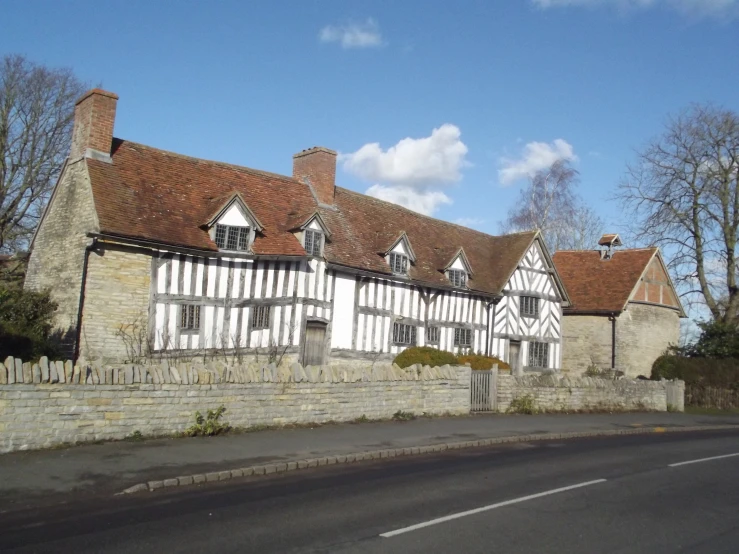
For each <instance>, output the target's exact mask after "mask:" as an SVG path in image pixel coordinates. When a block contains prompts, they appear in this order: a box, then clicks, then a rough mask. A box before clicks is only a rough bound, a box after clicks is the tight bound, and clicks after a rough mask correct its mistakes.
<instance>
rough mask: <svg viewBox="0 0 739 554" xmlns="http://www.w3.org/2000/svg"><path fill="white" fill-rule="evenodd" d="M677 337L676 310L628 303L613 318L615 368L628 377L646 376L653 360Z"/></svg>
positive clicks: (677, 318)
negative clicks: (614, 326) (624, 309)
mask: <svg viewBox="0 0 739 554" xmlns="http://www.w3.org/2000/svg"><path fill="white" fill-rule="evenodd" d="M679 339H680V318H679V317H678V314H677V312H676V311H675V310H671V309H669V308H664V307H660V306H652V305H648V304H635V303H633V302H630V303H629V304H628V307H627V309H626V311H624V312H623V313H622V314H621V315H620V316H619V317H618V321H616V368H617V369H619V370H621V371H623V372H624V373H625V374H626V376H627V377H636V376H638V375H644V376H645V377H649V376H650V375H651V373H652V364H653V363H654V360H656V359H657V358H658V357H659V356H660V355H662V354H663V353H664V351H665V349H666V348H667V347H668V346H669V345H670V344H677V343H678V340H679Z"/></svg>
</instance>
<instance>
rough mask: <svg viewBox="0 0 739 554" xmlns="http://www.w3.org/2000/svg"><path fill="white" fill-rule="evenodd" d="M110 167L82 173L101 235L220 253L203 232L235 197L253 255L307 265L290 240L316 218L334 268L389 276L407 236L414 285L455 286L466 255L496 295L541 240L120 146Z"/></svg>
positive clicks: (100, 164)
mask: <svg viewBox="0 0 739 554" xmlns="http://www.w3.org/2000/svg"><path fill="white" fill-rule="evenodd" d="M111 159H112V163H109V162H105V161H101V160H97V159H94V158H89V159H87V160H86V163H87V167H88V170H89V175H90V180H91V184H92V190H93V196H94V201H95V208H96V211H97V215H98V220H99V224H100V232H101V233H103V234H107V235H113V236H116V237H121V238H129V239H138V240H145V241H149V242H152V243H156V244H161V245H169V246H173V247H186V248H192V249H197V250H203V251H217V250H218V248H217V246H216V245H215V243H214V242H213V241H212V240H211V237H210V235H209V234H208V231H207V225H206V224H207V222H208V221H209V220H210V218H212V216H213V213H214V211H216V210H218V209H219V208H220V207H221V206H223V204H224V202H226V201H228V199H229V198H231V197H233V195H234V194H238V195H239V197H240V198H241V199H242V200H243V201H244V203H245V204H246V205H247V206H248V208H249V210H251V211H252V212H253V213H254V215H255V216H256V217H257V218H258V219H259V221H260V223H261V224H262V226H263V229H262V230H261V232H260V233H258V234H257V237H256V239H255V241H254V244H253V246H252V250H253V252H254V254H256V255H275V256H305V255H306V252H305V251H304V249H303V247H302V245H301V244H300V242H299V241H298V239H297V238H296V237H295V235H294V234H293V233H292V232H291V230H292V229H294V228H295V225H296V223H295V222H296V221H301V220H303V219H304V218H305V217H307V216H310V214H313V213H316V212H317V213H319V214H320V216H321V218H322V219H323V221H324V222H325V224H326V226H327V227H328V228H329V229H331V236H330V240H329V241H327V243H326V245H325V248H324V255H325V257H326V260H327V261H328V262H329V263H333V264H337V265H341V266H345V267H348V268H354V269H357V270H365V271H370V272H374V273H379V274H388V275H390V274H391V272H390V268H389V267H388V264H387V263H386V262H385V260H384V258H383V253H384V252H385V251H386V250H387V248H388V247H389V246H390V245H391V244H392V243H393V242H394V241H395V240H397V238H398V237H399V236H401V235H402V234H403V233H405V235H406V236H407V238H408V241H409V243H410V246H411V248H412V249H413V252H414V253H415V256H416V261H415V263H413V264H412V265H411V267H410V269H409V277H410V279H411V280H413V281H417V282H422V283H427V284H430V285H440V286H449V281H448V279H447V278H446V276H445V275H444V269H445V268H446V266H447V265H448V264H449V260H450V259H451V258H452V256H454V255H455V254H456V253H457V252H458V251H459V249H460V248H464V253H465V255H466V257H467V259H468V261H469V264H470V266H471V267H474V268H475V273H474V275H472V276H471V277H470V279H469V281H468V286H469V288H470V289H472V290H474V291H479V292H483V293H489V294H496V295H497V294H499V293H500V292H501V291H502V289H503V287H504V286H505V284H506V282H507V281H508V278H509V277H510V275H511V274H512V273H513V271H514V270H515V269H516V267H517V266H518V263H519V261H520V260H521V258H522V257H523V256H524V254H525V253H526V251H527V250H528V249H529V247H530V246H531V244H532V243H533V242H534V240H536V239H537V237H538V233H537V232H536V231H531V232H525V233H517V234H511V235H504V236H492V235H488V234H485V233H481V232H479V231H475V230H473V229H469V228H466V227H462V226H460V225H456V224H453V223H448V222H445V221H441V220H438V219H434V218H431V217H427V216H424V215H421V214H418V213H416V212H413V211H411V210H408V209H406V208H403V207H401V206H398V205H395V204H391V203H388V202H384V201H382V200H378V199H376V198H372V197H369V196H366V195H363V194H359V193H356V192H353V191H350V190H347V189H344V188H341V187H336V192H335V197H334V205H333V206H332V207H329V206H325V205H323V204H320V205H319V204H318V202H317V201H316V199H315V198H314V196H313V194H312V193H311V191H310V188H309V187H308V186H307V185H305V184H304V183H301V182H300V181H297V180H295V179H293V178H291V177H287V176H283V175H277V174H273V173H268V172H264V171H258V170H254V169H250V168H247V167H241V166H236V165H231V164H226V163H221V162H214V161H208V160H202V159H198V158H193V157H189V156H183V155H180V154H174V153H172V152H166V151H163V150H159V149H156V148H151V147H149V146H144V145H142V144H137V143H133V142H129V141H124V140H120V139H114V141H113V148H112V151H111Z"/></svg>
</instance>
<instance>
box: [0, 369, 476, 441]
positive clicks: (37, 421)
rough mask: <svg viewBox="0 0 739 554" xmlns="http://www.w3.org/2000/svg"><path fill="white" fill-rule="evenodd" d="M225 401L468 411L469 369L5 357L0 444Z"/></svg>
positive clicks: (306, 417) (303, 411)
mask: <svg viewBox="0 0 739 554" xmlns="http://www.w3.org/2000/svg"><path fill="white" fill-rule="evenodd" d="M221 405H223V406H225V407H226V412H225V414H224V421H226V422H228V423H229V424H230V425H232V426H237V427H250V426H255V425H279V424H290V423H321V422H328V421H351V420H353V419H356V418H359V417H361V416H366V417H367V418H369V419H380V418H389V417H391V416H392V415H393V414H394V413H395V412H397V411H399V410H401V411H405V412H413V413H415V414H418V415H420V414H422V413H427V414H434V415H440V414H445V413H449V414H466V413H469V411H470V368H469V367H466V366H463V367H451V366H443V367H437V368H431V367H428V366H425V367H418V366H413V367H411V368H407V369H400V368H398V367H397V366H391V365H388V364H383V365H380V364H375V366H373V367H369V366H366V367H364V368H358V367H356V366H355V365H348V366H347V367H343V366H341V365H337V366H331V367H310V366H309V367H306V368H303V367H302V366H300V364H292V366H290V367H281V368H279V369H278V368H276V367H275V366H274V365H266V366H262V367H259V366H257V365H255V364H251V365H242V366H233V365H226V364H223V363H212V364H205V365H203V364H177V365H172V366H168V365H166V364H149V365H125V366H124V365H120V366H102V365H100V364H97V363H92V364H90V365H85V366H80V365H77V366H75V365H73V364H72V363H71V362H64V363H63V362H50V361H48V360H46V359H45V358H42V359H41V361H40V363H38V364H28V363H23V362H21V360H14V359H12V358H8V359H7V360H6V361H5V364H4V365H2V367H0V452H10V451H13V450H25V449H34V448H44V447H49V446H54V445H59V444H64V443H73V442H85V441H94V440H109V439H123V438H125V437H126V436H128V435H130V434H131V433H133V432H135V431H139V432H140V433H142V434H143V435H171V434H173V433H179V432H182V431H184V430H185V429H186V428H187V427H188V426H190V425H192V423H193V415H194V413H195V411H201V412H205V411H206V410H208V409H216V408H218V407H219V406H221Z"/></svg>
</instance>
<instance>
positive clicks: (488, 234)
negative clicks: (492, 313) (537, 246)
mask: <svg viewBox="0 0 739 554" xmlns="http://www.w3.org/2000/svg"><path fill="white" fill-rule="evenodd" d="M336 188H337V189H341V190H342V191H343V192H348V193H350V194H354V195H356V196H361V197H362V198H366V199H368V200H370V201H372V202H378V203H380V204H386V205H388V206H392V207H393V208H397V209H399V210H402V211H405V212H408V213H410V214H413V215H414V216H417V217H422V218H424V219H430V220H431V221H437V222H439V223H443V224H445V225H453V226H454V227H459V228H460V229H464V230H465V231H472V232H473V233H477V234H479V235H483V236H485V237H491V238H500V237H510V236H513V235H524V234H529V233H536V231H518V232H516V233H506V234H504V235H491V234H490V233H485V232H483V231H478V230H477V229H473V228H472V227H465V226H464V225H460V224H459V223H454V222H453V221H447V220H445V219H439V218H438V217H431V216H430V215H426V214H422V213H420V212H417V211H414V210H411V209H410V208H406V207H405V206H401V205H400V204H396V203H394V202H388V201H387V200H382V199H381V198H375V197H374V196H370V195H369V194H362V193H361V192H357V191H356V190H351V189H348V188H345V187H340V186H337V187H336Z"/></svg>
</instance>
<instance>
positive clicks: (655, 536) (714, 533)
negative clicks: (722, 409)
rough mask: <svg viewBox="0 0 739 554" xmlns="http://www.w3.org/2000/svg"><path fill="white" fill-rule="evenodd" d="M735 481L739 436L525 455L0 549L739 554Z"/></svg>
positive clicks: (95, 503) (227, 502) (496, 452)
mask: <svg viewBox="0 0 739 554" xmlns="http://www.w3.org/2000/svg"><path fill="white" fill-rule="evenodd" d="M685 462H690V463H685ZM737 477H739V433H738V432H736V431H732V432H725V431H722V432H700V433H675V434H669V435H644V436H624V437H607V438H600V439H579V440H569V441H542V442H535V443H520V444H511V445H505V446H499V447H494V448H480V449H474V450H463V451H453V452H446V453H443V454H442V455H437V456H417V457H410V458H399V459H390V460H387V461H384V460H382V461H378V462H373V463H365V464H356V465H350V466H328V467H321V468H316V469H315V470H308V471H303V472H296V473H294V474H284V475H277V476H273V477H269V478H264V477H262V478H251V479H244V480H240V481H236V480H234V481H228V482H225V483H222V484H219V483H216V484H211V485H207V486H202V487H192V488H189V487H183V488H178V489H174V490H173V491H172V492H170V491H156V492H153V493H143V494H142V495H135V496H131V497H121V496H118V497H110V496H108V495H105V496H101V497H96V498H92V499H89V500H86V501H85V502H84V503H77V504H69V505H59V506H54V507H45V508H38V509H33V510H27V511H15V512H7V513H4V514H0V550H2V551H7V550H11V549H12V550H15V549H17V551H19V552H55V553H64V552H74V553H77V554H79V553H83V552H114V553H116V552H121V553H132V552H157V553H160V554H161V553H164V552H218V553H226V552H258V553H267V552H280V553H286V552H331V553H334V552H341V553H343V552H362V553H380V552H382V553H393V552H399V553H400V552H402V553H416V552H418V553H421V552H424V553H428V552H453V553H462V552H465V553H467V552H470V553H474V552H481V553H482V552H484V553H490V552H547V553H557V552H562V553H567V554H575V553H580V552H582V553H589V554H590V553H593V552H599V553H603V552H629V553H632V552H636V553H639V552H644V553H650V554H651V553H659V552H691V553H711V554H715V553H720V552H736V551H737V548H738V547H737V545H739V479H737Z"/></svg>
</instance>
